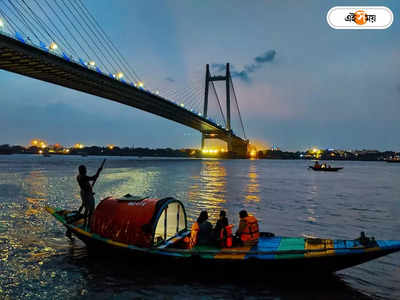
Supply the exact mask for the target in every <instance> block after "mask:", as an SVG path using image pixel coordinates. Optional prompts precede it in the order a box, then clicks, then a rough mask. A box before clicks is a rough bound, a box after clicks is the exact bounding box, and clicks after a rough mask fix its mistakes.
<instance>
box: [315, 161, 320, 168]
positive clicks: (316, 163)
mask: <svg viewBox="0 0 400 300" xmlns="http://www.w3.org/2000/svg"><path fill="white" fill-rule="evenodd" d="M314 168H316V169H319V168H321V165H320V164H319V162H318V161H316V162H315V164H314Z"/></svg>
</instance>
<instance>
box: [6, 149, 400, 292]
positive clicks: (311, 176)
mask: <svg viewBox="0 0 400 300" xmlns="http://www.w3.org/2000/svg"><path fill="white" fill-rule="evenodd" d="M101 160H102V158H96V157H88V158H81V157H51V158H48V159H45V158H43V157H36V156H14V155H13V156H7V157H0V188H1V191H2V193H1V194H0V269H1V270H2V272H0V298H3V296H4V297H8V296H9V297H10V298H12V299H14V298H23V297H30V298H58V297H62V298H73V297H79V296H88V297H90V298H91V297H95V296H99V295H103V297H106V298H108V297H111V296H112V295H113V294H117V295H119V296H120V297H122V298H132V297H139V298H140V297H142V298H143V297H144V298H149V297H152V298H153V297H155V298H160V297H164V296H165V295H168V296H170V297H171V298H174V297H175V296H177V297H179V296H180V297H189V296H190V295H192V296H193V295H198V298H209V297H213V296H218V297H221V298H232V297H233V295H237V294H238V293H239V295H251V296H253V297H255V298H258V297H262V298H266V299H281V298H284V299H297V298H298V296H299V295H300V297H303V298H307V295H308V296H310V294H309V293H310V290H307V289H306V290H300V291H297V294H296V295H288V294H287V293H285V292H284V291H282V290H280V289H278V290H276V289H273V288H271V289H270V288H266V287H265V286H264V287H258V286H257V287H256V288H255V287H254V286H251V285H241V286H240V290H238V289H237V288H235V285H234V284H232V283H231V282H222V283H221V284H220V285H218V286H215V285H213V284H212V283H210V282H208V283H207V282H206V283H204V282H202V283H199V282H191V281H190V280H187V279H186V280H185V281H184V282H181V281H179V280H178V281H174V280H172V279H171V278H170V276H166V278H167V279H166V278H164V277H162V276H158V277H157V276H156V275H154V274H153V273H154V272H150V273H149V272H146V271H143V272H142V271H140V272H142V273H140V272H139V271H138V270H136V272H139V273H135V275H134V277H133V278H132V277H130V276H129V275H126V274H125V273H124V275H120V271H121V270H120V269H119V268H120V267H118V268H117V269H115V268H113V266H112V265H107V267H104V266H103V267H102V266H101V262H99V261H96V260H92V259H90V258H89V257H88V256H87V252H86V249H85V247H84V245H83V244H82V243H81V242H79V241H76V242H75V243H73V244H70V243H69V242H68V241H67V239H66V238H65V237H64V234H65V231H64V228H63V227H61V226H60V225H59V224H58V223H57V222H56V221H55V220H53V218H52V217H51V216H49V215H48V214H47V213H46V212H45V211H44V210H43V206H44V205H47V204H50V205H52V206H56V207H65V208H69V209H73V208H75V209H76V208H77V207H79V205H80V199H79V189H78V186H77V184H76V178H75V176H76V170H77V166H78V165H79V164H81V163H82V161H84V162H85V164H87V166H88V169H89V173H90V174H92V173H94V172H95V171H96V169H97V167H98V165H99V163H100V162H101ZM341 164H344V165H345V169H344V170H343V171H344V172H342V173H338V174H317V172H310V171H307V170H306V166H307V162H303V161H292V162H290V161H266V160H264V161H262V160H251V161H250V160H234V161H229V160H179V159H178V160H157V159H152V160H146V159H139V160H138V159H129V158H109V159H108V161H107V163H106V169H105V170H104V171H103V174H102V176H101V177H100V178H99V180H98V182H97V183H96V187H95V191H96V201H97V203H98V202H99V200H100V199H102V198H104V197H106V196H109V195H117V196H120V195H124V194H127V193H130V194H133V195H141V196H150V197H160V198H161V197H167V196H172V197H176V198H178V199H180V200H181V201H183V203H184V204H185V206H186V209H187V213H188V219H189V223H191V222H193V221H194V220H195V219H196V218H197V216H198V214H199V212H200V211H201V210H204V209H207V210H208V212H209V214H210V219H211V221H213V222H214V221H215V220H216V218H217V216H218V214H219V211H220V210H221V209H224V210H226V211H227V213H228V218H229V221H230V223H236V224H237V223H238V216H237V213H238V212H239V211H240V210H241V209H243V208H244V209H247V210H248V211H249V212H252V213H254V214H255V215H256V216H257V217H258V218H259V220H260V227H261V229H262V230H263V231H271V232H275V233H277V234H280V235H289V236H300V235H302V234H304V235H312V236H319V237H334V238H355V237H357V236H358V234H359V232H360V231H361V230H364V231H366V232H367V234H369V233H370V234H371V235H374V236H375V237H377V238H381V239H394V238H398V232H400V218H399V217H400V205H399V202H398V199H399V196H400V187H399V185H398V181H399V179H400V168H396V167H394V166H386V165H383V164H376V163H351V162H344V163H341ZM399 167H400V166H399ZM367 169H368V170H369V171H368V172H366V170H367ZM371 174H375V177H371V176H370V175H371ZM399 265H400V257H399V255H396V254H395V255H392V256H389V257H385V258H382V259H380V260H377V261H374V262H371V263H368V264H366V265H362V266H360V267H356V268H352V269H350V270H348V271H344V272H341V273H340V274H341V275H340V277H342V278H343V279H344V282H345V285H346V286H347V284H350V285H351V287H352V288H354V289H358V290H361V291H363V292H364V293H368V294H372V295H379V296H381V297H384V298H387V299H396V298H400V291H399V286H400V277H399V274H400V272H399V271H400V270H399ZM129 272H132V271H129ZM129 272H128V273H129ZM125 275H126V276H125ZM136 277H141V278H143V280H142V281H141V280H139V279H137V278H136ZM183 287H185V288H184V289H183ZM254 288H255V290H256V292H254ZM327 288H328V289H329V288H332V289H333V287H332V286H330V285H328V287H327ZM335 288H336V287H335ZM183 290H184V291H185V292H184V291H183ZM239 291H241V292H239ZM243 291H245V294H243ZM240 293H242V294H240ZM332 293H333V292H332ZM354 293H356V292H355V291H354V290H352V289H351V288H348V287H342V286H341V287H340V291H339V294H338V296H336V297H335V296H332V297H331V299H344V298H350V297H352V298H354V297H353V296H354V295H357V296H359V295H358V294H354ZM333 295H335V294H334V293H333ZM324 296H326V294H325V293H324V292H323V291H319V292H318V291H316V292H315V293H314V294H312V297H314V298H315V299H324Z"/></svg>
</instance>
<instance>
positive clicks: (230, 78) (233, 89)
mask: <svg viewBox="0 0 400 300" xmlns="http://www.w3.org/2000/svg"><path fill="white" fill-rule="evenodd" d="M229 80H230V84H231V86H232V91H233V95H234V98H235V103H236V108H237V111H238V113H239V119H240V124H241V126H242V130H243V135H244V139H245V140H247V137H246V132H245V131H244V125H243V120H242V115H241V113H240V109H239V104H238V101H237V97H236V93H235V88H234V87H233V82H232V77H231V76H229Z"/></svg>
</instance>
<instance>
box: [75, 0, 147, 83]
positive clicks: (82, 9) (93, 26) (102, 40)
mask: <svg viewBox="0 0 400 300" xmlns="http://www.w3.org/2000/svg"><path fill="white" fill-rule="evenodd" d="M75 4H76V6H77V8H78V11H80V12H81V13H82V14H83V15H84V18H83V19H84V20H85V23H86V20H87V21H88V22H89V23H90V25H91V26H89V28H90V30H91V31H92V33H94V35H95V36H96V39H97V40H98V41H99V43H100V44H102V45H103V46H104V49H105V50H106V52H107V54H108V55H109V56H110V58H111V59H112V60H113V62H114V63H115V65H117V66H118V68H119V69H120V70H121V71H125V70H127V72H128V75H129V76H131V77H132V80H133V81H134V82H135V81H140V79H138V78H137V76H135V75H134V74H133V73H132V72H131V71H130V70H129V67H125V68H124V63H123V62H122V67H121V64H120V62H121V60H118V54H117V55H116V53H115V51H113V50H112V48H111V46H110V45H109V43H108V42H107V40H106V39H105V38H104V37H103V36H102V34H101V32H100V31H99V29H97V27H96V24H95V23H94V22H93V21H92V18H91V17H90V15H89V14H88V12H87V9H86V7H82V6H80V2H79V1H77V2H75ZM93 19H94V17H93ZM113 52H114V53H113Z"/></svg>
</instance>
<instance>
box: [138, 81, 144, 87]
mask: <svg viewBox="0 0 400 300" xmlns="http://www.w3.org/2000/svg"><path fill="white" fill-rule="evenodd" d="M136 86H137V87H139V88H142V87H143V86H144V84H143V82H141V81H138V82H137V83H136Z"/></svg>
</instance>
